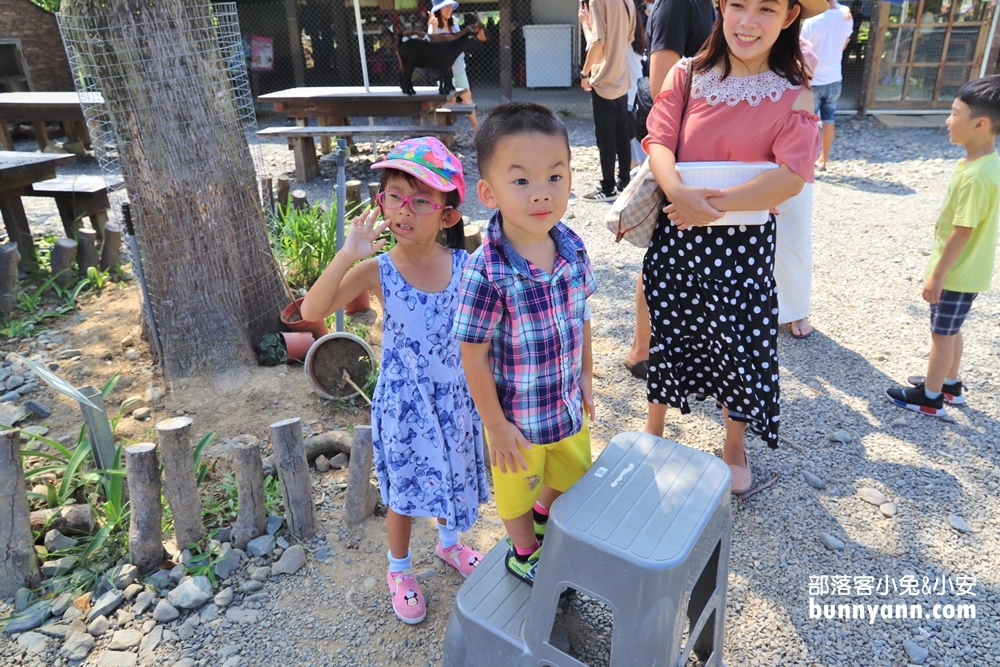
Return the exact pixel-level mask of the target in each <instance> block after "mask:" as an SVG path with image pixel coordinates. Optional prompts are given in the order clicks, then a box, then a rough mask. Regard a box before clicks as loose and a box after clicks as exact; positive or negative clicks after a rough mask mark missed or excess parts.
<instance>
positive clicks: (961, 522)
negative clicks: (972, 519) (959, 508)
mask: <svg viewBox="0 0 1000 667" xmlns="http://www.w3.org/2000/svg"><path fill="white" fill-rule="evenodd" d="M948 523H949V524H951V527H952V528H954V529H955V530H957V531H958V532H960V533H965V534H969V533H971V532H972V526H970V525H969V524H967V523H966V522H965V519H963V518H962V517H960V516H958V515H957V514H949V515H948Z"/></svg>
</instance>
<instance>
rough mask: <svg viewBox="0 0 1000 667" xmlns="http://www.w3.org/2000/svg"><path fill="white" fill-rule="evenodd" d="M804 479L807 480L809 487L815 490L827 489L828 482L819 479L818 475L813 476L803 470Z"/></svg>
mask: <svg viewBox="0 0 1000 667" xmlns="http://www.w3.org/2000/svg"><path fill="white" fill-rule="evenodd" d="M802 479H803V480H805V483H806V484H808V485H809V486H811V487H812V488H814V489H825V488H826V482H824V481H823V480H822V479H821V478H820V477H818V476H817V475H814V474H812V473H811V472H809V471H808V470H803V471H802Z"/></svg>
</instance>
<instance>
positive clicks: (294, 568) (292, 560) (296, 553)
mask: <svg viewBox="0 0 1000 667" xmlns="http://www.w3.org/2000/svg"><path fill="white" fill-rule="evenodd" d="M305 564H306V554H305V552H304V551H303V550H302V545H300V544H296V545H295V546H293V547H289V548H288V549H286V550H285V553H283V554H281V558H280V559H279V560H278V562H277V563H275V564H274V567H272V568H271V573H272V574H274V575H279V574H295V573H296V572H298V571H299V570H301V569H302V566H303V565H305Z"/></svg>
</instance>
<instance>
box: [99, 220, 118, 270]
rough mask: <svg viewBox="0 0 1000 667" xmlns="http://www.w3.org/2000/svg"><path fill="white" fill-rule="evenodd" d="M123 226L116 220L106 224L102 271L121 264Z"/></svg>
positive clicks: (102, 251)
mask: <svg viewBox="0 0 1000 667" xmlns="http://www.w3.org/2000/svg"><path fill="white" fill-rule="evenodd" d="M121 251H122V228H121V227H120V226H119V225H118V223H116V222H109V223H107V224H105V225H104V243H102V244H101V271H109V270H111V269H117V268H118V265H119V264H121Z"/></svg>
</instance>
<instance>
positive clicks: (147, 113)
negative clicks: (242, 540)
mask: <svg viewBox="0 0 1000 667" xmlns="http://www.w3.org/2000/svg"><path fill="white" fill-rule="evenodd" d="M110 5H111V3H101V2H100V0H65V1H64V2H63V9H62V12H61V13H60V15H59V25H60V30H61V31H62V35H63V42H64V44H65V47H66V51H67V54H68V56H69V59H70V63H71V66H72V68H73V72H74V78H75V81H76V85H77V88H78V91H79V92H80V95H81V102H82V104H83V107H84V113H85V116H86V118H87V125H88V127H89V129H90V134H91V139H92V141H93V143H94V147H95V152H96V154H97V156H98V159H99V160H100V163H101V165H102V167H103V168H104V170H105V172H106V173H107V174H109V175H115V174H117V173H119V172H120V173H121V175H122V177H123V178H124V180H125V185H126V188H127V192H128V195H127V196H128V198H129V200H130V202H131V207H132V211H133V213H134V217H135V223H136V224H135V227H136V236H137V238H138V242H139V248H140V253H141V257H142V262H143V266H144V268H145V274H146V277H147V281H148V287H149V298H150V303H151V305H152V310H153V313H154V316H155V319H156V324H157V326H158V329H159V333H160V339H161V343H162V348H163V357H164V358H163V360H162V361H163V368H164V371H165V372H166V373H167V375H168V377H170V376H186V375H194V374H225V373H226V372H227V371H230V370H238V369H239V367H241V366H243V365H247V364H251V363H253V358H254V357H253V345H254V344H255V343H256V342H257V341H258V340H260V338H261V337H262V336H263V334H264V333H267V332H268V331H274V330H276V329H277V328H278V313H279V311H280V307H281V306H282V305H283V303H284V302H285V301H286V298H287V297H286V291H285V288H284V284H283V281H282V278H281V274H280V271H279V270H278V267H277V265H276V263H275V261H274V257H273V256H272V254H271V249H270V244H269V241H268V234H267V230H266V223H265V217H264V210H263V207H262V206H261V200H260V197H261V193H260V191H259V189H258V187H257V178H256V168H255V164H254V162H255V159H254V158H256V161H257V162H258V163H260V161H261V159H260V151H259V147H257V144H256V138H255V134H254V133H255V131H256V120H255V117H254V110H253V101H252V98H251V95H250V88H249V83H248V79H247V74H246V67H245V61H244V56H243V43H242V39H241V37H240V30H239V23H238V19H237V14H236V5H235V4H234V3H223V4H217V5H210V4H208V3H207V2H191V1H189V0H167V1H165V2H156V3H147V2H142V1H141V0H125V2H116V3H114V7H111V6H110ZM251 147H254V148H251ZM122 196H124V195H119V201H117V202H116V204H120V203H121V201H120V199H121V197H122ZM119 208H120V207H119V206H115V209H116V211H115V213H116V215H117V213H118V211H117V209H119Z"/></svg>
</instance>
